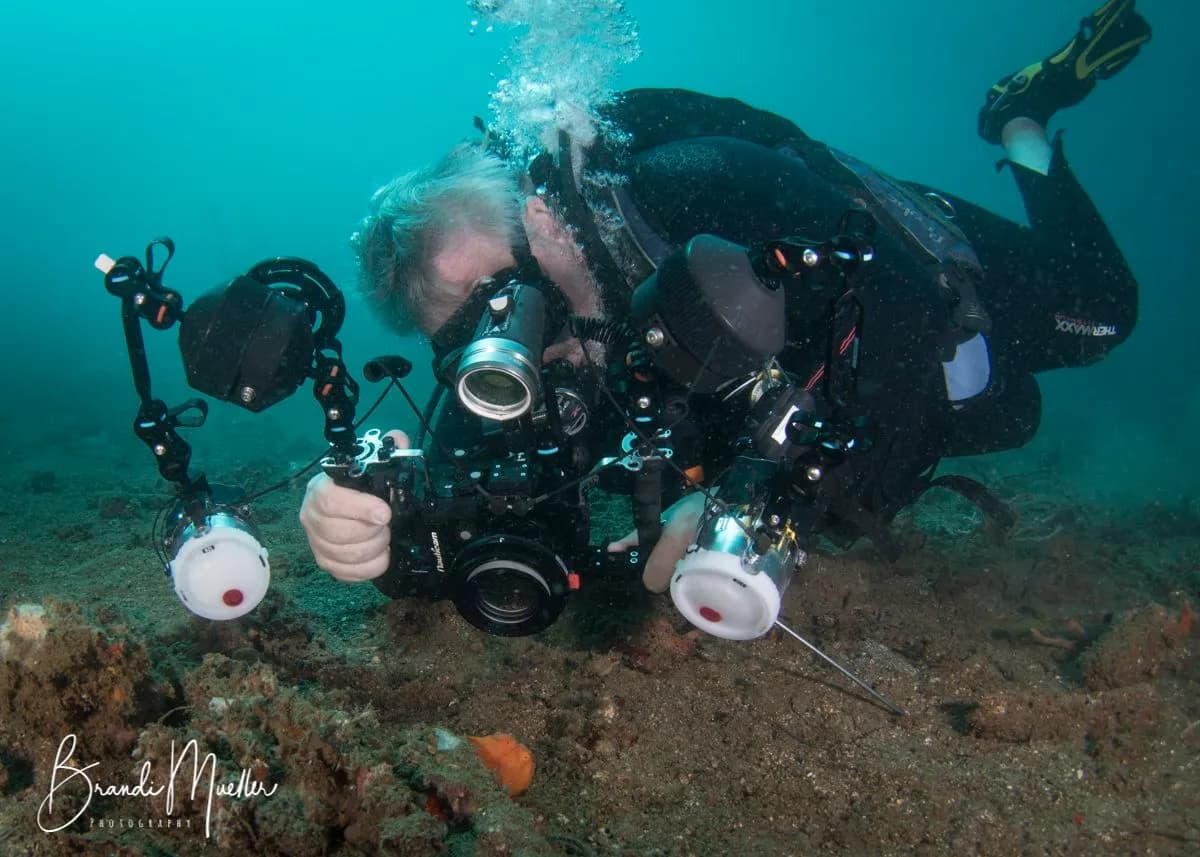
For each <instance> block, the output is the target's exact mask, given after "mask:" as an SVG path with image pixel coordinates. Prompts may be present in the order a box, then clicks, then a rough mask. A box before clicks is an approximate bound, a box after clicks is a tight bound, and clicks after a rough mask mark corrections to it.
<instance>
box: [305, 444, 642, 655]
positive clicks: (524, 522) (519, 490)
mask: <svg viewBox="0 0 1200 857" xmlns="http://www.w3.org/2000/svg"><path fill="white" fill-rule="evenodd" d="M358 442H359V445H360V447H361V452H360V453H359V455H358V456H356V457H355V458H354V459H352V460H346V459H338V458H336V457H330V458H327V459H325V460H324V461H322V466H323V467H324V469H325V472H326V473H328V474H329V475H330V476H331V478H333V479H334V481H335V482H337V483H338V484H340V485H344V486H346V487H350V488H354V489H356V490H360V491H365V492H367V493H370V494H374V495H375V496H377V497H380V498H382V499H384V500H386V501H387V502H388V504H389V505H390V506H391V509H392V523H391V530H392V532H391V536H392V537H391V554H390V556H391V563H390V566H389V568H388V570H387V572H386V573H385V574H384V575H382V576H381V577H379V578H377V579H376V580H375V585H376V586H377V587H378V588H379V589H380V591H381V592H383V593H384V594H385V595H388V596H389V597H392V598H397V597H405V596H416V597H421V598H426V599H431V600H441V599H449V600H451V601H453V602H454V604H455V606H456V607H457V609H458V612H459V613H460V614H461V615H462V616H463V618H465V619H466V620H467V621H468V622H470V623H471V624H472V625H474V626H475V627H476V628H479V629H481V630H483V631H486V632H488V633H489V634H495V635H498V636H506V637H512V636H522V635H525V634H534V633H537V632H538V631H541V630H543V629H544V628H546V627H548V626H549V625H550V624H551V623H553V622H554V621H555V619H557V618H558V615H559V614H560V613H561V612H562V610H563V608H564V606H565V605H566V602H567V596H568V594H569V593H570V592H571V591H572V590H574V589H577V588H578V587H579V579H580V578H579V574H578V573H576V571H575V570H572V566H570V565H568V560H570V561H573V562H576V563H579V562H582V563H584V564H585V565H587V566H588V567H590V568H597V567H600V566H604V565H608V564H612V563H614V562H618V561H619V560H617V559H615V558H610V557H607V556H606V555H605V554H604V553H603V551H601V550H600V549H598V548H591V547H589V545H588V506H587V502H586V499H585V496H584V492H583V490H582V489H577V490H575V491H573V492H572V491H562V492H561V493H558V494H557V495H556V496H546V492H547V490H548V489H549V490H553V489H554V488H559V487H561V486H562V484H563V483H564V481H565V480H564V474H563V473H562V472H561V471H560V470H559V469H558V468H556V467H553V466H551V467H543V466H541V465H540V464H539V462H538V461H537V460H536V459H531V458H530V457H528V456H526V455H525V454H524V453H520V452H517V453H514V454H512V455H508V456H505V457H503V458H493V459H489V460H487V461H474V462H473V461H470V460H468V459H466V458H464V457H458V458H456V459H455V460H454V461H452V462H446V463H444V464H432V463H431V462H430V461H429V460H428V459H427V458H426V455H425V453H424V451H423V450H420V449H399V448H397V446H396V444H395V442H394V440H393V439H392V438H391V437H388V436H381V435H380V434H379V432H378V431H375V430H372V431H369V432H367V433H366V434H365V435H364V436H363V437H361V438H359V441H358ZM535 506H536V514H533V512H534V509H535ZM576 567H577V566H576Z"/></svg>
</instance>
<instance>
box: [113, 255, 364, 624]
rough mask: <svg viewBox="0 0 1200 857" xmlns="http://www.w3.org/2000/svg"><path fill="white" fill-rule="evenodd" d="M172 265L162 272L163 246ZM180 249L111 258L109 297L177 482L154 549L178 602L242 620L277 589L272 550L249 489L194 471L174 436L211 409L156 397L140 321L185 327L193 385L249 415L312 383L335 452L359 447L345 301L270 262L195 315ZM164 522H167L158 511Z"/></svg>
mask: <svg viewBox="0 0 1200 857" xmlns="http://www.w3.org/2000/svg"><path fill="white" fill-rule="evenodd" d="M156 249H160V250H161V251H163V252H165V254H166V258H165V259H163V260H162V263H161V264H160V265H157V266H156V265H155V251H156ZM174 253H175V245H174V243H173V242H172V241H171V239H169V238H159V239H156V240H155V241H152V242H151V243H150V244H149V246H147V248H146V256H145V263H144V264H143V262H142V261H141V260H139V259H137V258H135V257H132V256H124V257H122V258H120V259H116V260H114V259H112V258H111V257H109V256H107V255H101V256H100V257H99V258H97V259H96V263H95V265H96V268H98V269H99V270H100V271H102V272H103V273H104V285H105V288H106V289H107V290H108V291H109V293H110V294H112V295H114V296H116V297H118V298H121V307H122V321H123V323H124V330H125V340H126V345H127V347H128V351H129V362H130V368H131V369H132V371H133V381H134V386H135V387H136V389H137V393H138V396H139V398H140V399H141V405H140V407H139V409H138V414H137V417H136V419H135V420H134V425H133V428H134V432H135V434H137V436H138V437H139V438H140V439H141V440H142V441H143V442H144V443H145V444H146V445H147V446H148V447H149V448H150V450H151V452H152V453H153V454H154V457H155V459H156V461H157V462H158V469H159V473H160V474H161V475H162V476H163V478H164V479H167V480H168V481H170V482H173V483H175V485H176V497H175V500H174V501H173V503H172V504H171V506H170V507H169V509H168V510H167V511H166V515H165V523H164V525H163V526H162V527H161V528H160V527H159V526H158V522H156V526H155V532H154V544H155V549H156V550H157V551H158V552H159V558H160V560H161V561H162V563H163V566H164V569H165V571H166V572H167V574H168V575H169V576H170V578H171V581H172V584H173V585H174V588H175V592H176V594H177V595H178V596H179V600H180V601H182V602H183V604H184V605H185V606H186V607H187V608H188V609H189V610H190V611H191V612H193V613H195V614H196V615H198V616H202V617H204V618H205V619H236V618H238V617H239V616H243V615H245V614H246V613H249V612H250V611H251V610H253V609H254V608H255V607H256V606H258V604H259V602H260V601H262V599H263V597H264V596H265V595H266V593H267V589H268V587H269V585H270V580H271V568H270V564H269V562H268V558H267V550H266V548H264V547H263V546H262V544H261V542H260V541H259V537H258V533H257V531H256V529H255V527H254V525H253V523H252V521H251V515H250V505H249V501H250V499H252V498H247V497H246V496H245V492H244V491H242V490H241V489H240V488H236V487H232V486H224V485H211V486H210V485H209V483H208V480H207V479H206V478H205V476H204V474H202V473H201V474H198V475H195V476H193V475H192V474H190V473H189V470H188V465H189V463H190V459H191V448H190V446H189V445H188V444H187V442H186V441H185V440H183V438H181V437H180V436H179V434H178V433H177V432H176V429H177V428H179V427H185V428H195V427H199V426H202V425H203V424H204V421H205V418H206V417H207V415H208V406H207V404H206V403H205V402H204V401H203V400H202V399H190V400H189V401H187V402H184V403H183V404H182V405H178V406H176V407H168V406H167V405H166V404H165V403H164V402H163V401H161V400H160V399H156V398H154V397H153V395H152V394H151V389H150V370H149V365H148V363H147V360H146V350H145V346H144V343H143V340H142V328H141V323H142V322H143V321H145V322H147V323H148V324H149V325H150V326H151V327H152V328H154V329H156V330H167V329H169V328H170V327H171V326H172V325H174V324H175V323H176V322H179V323H180V333H179V348H180V354H181V356H182V358H183V363H184V368H185V369H186V372H187V379H188V383H189V384H190V385H191V386H192V387H194V388H195V389H197V390H199V391H201V392H203V393H207V394H209V395H211V396H214V397H216V398H219V399H222V400H223V401H227V402H231V403H233V404H236V405H238V406H239V407H242V408H245V409H247V410H250V411H255V412H257V411H261V410H264V409H265V408H268V407H270V406H271V405H272V404H275V403H276V402H279V401H281V400H282V399H284V398H287V397H288V396H290V395H291V394H292V393H294V392H295V391H296V389H297V388H298V387H299V386H300V384H301V383H302V382H303V381H304V379H305V378H313V379H314V380H315V386H314V393H315V395H316V398H317V400H318V402H319V403H320V404H321V406H322V408H323V410H324V412H325V437H326V439H327V440H328V441H329V442H330V443H331V444H332V445H333V446H334V448H335V449H337V450H341V451H344V452H349V451H351V450H353V448H354V432H353V422H354V405H355V404H356V402H357V399H358V386H357V384H356V383H355V382H354V381H353V379H351V378H350V377H349V375H348V374H347V372H346V369H345V365H344V364H343V362H342V358H341V344H340V343H339V342H338V340H337V339H336V338H335V336H336V334H337V331H338V329H339V327H340V326H341V323H342V318H343V316H344V312H345V305H344V303H343V300H342V295H341V293H340V292H339V291H338V289H337V287H336V286H334V284H333V283H332V282H331V281H330V280H329V278H328V277H326V276H325V275H324V274H323V273H321V271H320V270H319V269H318V268H317V267H316V266H315V265H313V264H312V263H311V262H306V261H304V260H302V259H289V258H278V259H270V260H267V261H265V262H262V263H260V264H259V265H256V266H255V267H254V268H252V269H251V270H250V271H248V272H247V273H246V274H243V275H241V276H238V277H235V278H234V279H233V280H232V281H230V282H229V283H227V284H226V285H225V286H222V287H221V288H218V289H215V290H213V291H211V292H209V293H208V294H205V295H202V296H201V297H200V298H199V299H197V300H196V301H195V302H194V303H193V305H192V307H191V308H190V309H189V310H188V311H187V312H186V313H185V312H184V309H183V299H182V297H181V296H180V294H179V293H178V292H175V291H172V290H170V289H167V288H165V287H164V286H163V282H162V277H163V271H164V269H165V268H166V266H167V263H168V262H170V260H171V257H172V256H173V255H174ZM160 518H161V516H160Z"/></svg>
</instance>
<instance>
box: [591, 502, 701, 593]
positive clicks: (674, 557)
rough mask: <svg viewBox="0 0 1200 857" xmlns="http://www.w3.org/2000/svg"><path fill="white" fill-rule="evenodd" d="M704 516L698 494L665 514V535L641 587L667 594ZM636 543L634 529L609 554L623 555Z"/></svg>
mask: <svg viewBox="0 0 1200 857" xmlns="http://www.w3.org/2000/svg"><path fill="white" fill-rule="evenodd" d="M703 513H704V495H703V494H701V493H699V492H696V493H693V494H689V495H688V496H686V497H684V498H683V499H682V500H678V501H677V502H675V503H674V504H673V505H672V506H671V508H669V509H667V511H666V512H664V513H663V528H662V536H660V537H659V540H658V544H656V545H655V546H654V549H653V550H652V551H650V556H649V557H648V558H647V559H646V566H645V568H644V569H643V571H642V584H643V585H644V586H645V587H646V588H647V589H649V590H650V591H651V592H665V591H666V590H667V587H669V586H670V585H671V575H673V574H674V573H675V563H677V562H679V560H681V559H683V555H684V553H685V552H686V551H687V549H688V545H690V544H691V543H692V542H694V541H695V540H696V528H697V527H699V526H700V516H701V515H702V514H703ZM637 543H638V537H637V531H636V530H635V531H634V532H632V533H630V534H629V535H627V536H625V538H623V539H618V540H617V541H615V542H610V543H609V545H608V551H609V552H610V553H620V552H621V551H627V550H629V549H630V548H632V547H635V546H636V545H637Z"/></svg>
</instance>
